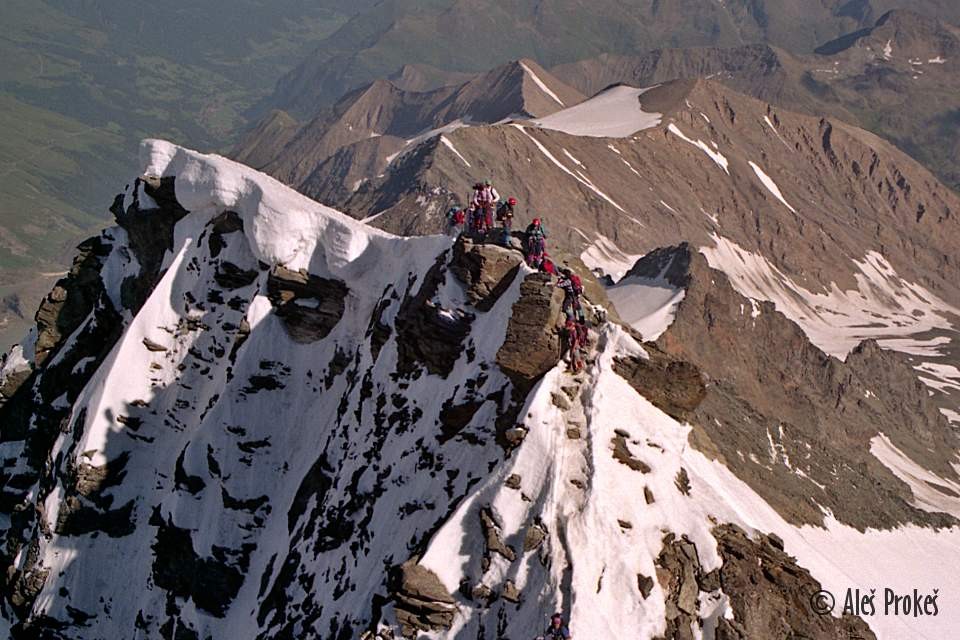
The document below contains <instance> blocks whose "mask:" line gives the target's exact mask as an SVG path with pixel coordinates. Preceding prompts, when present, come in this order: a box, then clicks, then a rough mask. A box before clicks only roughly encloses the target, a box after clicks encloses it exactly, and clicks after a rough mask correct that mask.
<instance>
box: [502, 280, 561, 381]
mask: <svg viewBox="0 0 960 640" xmlns="http://www.w3.org/2000/svg"><path fill="white" fill-rule="evenodd" d="M562 302H563V293H562V292H561V291H560V290H559V289H558V288H556V287H554V286H553V283H552V281H551V279H550V276H549V275H547V274H543V273H533V274H530V275H528V276H527V277H526V278H524V280H523V284H521V285H520V298H519V299H518V300H517V302H516V303H515V304H514V305H513V313H512V315H511V316H510V322H509V324H508V325H507V333H506V337H505V339H504V341H503V345H502V346H501V347H500V350H499V351H498V352H497V364H498V365H499V366H500V368H501V369H502V370H503V372H504V373H506V374H507V376H508V377H509V378H510V379H511V380H512V381H513V383H514V384H515V385H517V386H518V387H520V388H522V389H527V388H529V387H530V386H531V385H533V383H534V382H536V381H537V380H539V379H540V378H541V377H542V376H543V374H545V373H546V372H547V371H549V370H550V369H552V368H553V367H554V366H555V365H556V364H557V362H559V360H560V335H559V332H558V327H559V326H560V312H561V311H560V309H561V304H562Z"/></svg>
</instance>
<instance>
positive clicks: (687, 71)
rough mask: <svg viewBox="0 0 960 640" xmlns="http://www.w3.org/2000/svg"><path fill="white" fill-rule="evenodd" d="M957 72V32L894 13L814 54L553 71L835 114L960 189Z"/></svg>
mask: <svg viewBox="0 0 960 640" xmlns="http://www.w3.org/2000/svg"><path fill="white" fill-rule="evenodd" d="M888 47H889V49H888ZM957 65H960V30H958V28H957V27H956V26H954V25H952V24H950V23H948V22H943V21H938V20H936V19H933V18H931V17H925V16H922V15H920V14H917V13H914V12H912V11H910V10H895V11H891V12H889V13H886V14H884V15H882V16H880V17H879V19H878V20H877V22H876V23H875V24H874V25H872V26H870V27H867V28H864V29H861V30H858V31H855V32H853V33H850V34H848V35H846V36H844V37H841V38H839V39H837V40H834V41H831V42H828V43H826V44H823V45H822V46H820V47H819V48H817V50H816V52H815V53H795V52H794V53H791V52H789V51H786V50H783V49H781V48H778V47H776V46H774V45H771V44H752V45H744V46H740V47H733V48H686V49H658V50H655V51H651V52H648V53H644V54H641V55H614V54H604V55H601V56H598V57H596V58H592V59H589V60H583V61H580V62H576V63H569V64H564V65H559V66H556V67H553V68H552V69H551V71H552V73H553V74H554V75H556V76H557V77H558V78H561V79H562V80H563V81H565V82H568V83H570V84H571V85H573V86H575V87H577V88H578V89H580V90H581V91H583V92H584V93H586V94H587V95H593V94H594V93H596V92H597V91H600V90H601V89H603V88H604V87H606V86H608V85H610V84H612V83H615V82H624V83H627V84H631V85H636V86H642V87H647V86H653V85H655V84H658V83H661V82H668V81H670V80H673V79H675V78H693V77H710V78H713V79H715V80H716V81H718V82H722V83H724V84H726V85H728V86H730V87H732V88H734V89H736V90H737V91H739V92H742V93H746V94H748V95H751V96H754V97H756V98H758V99H760V100H763V101H765V102H769V103H771V104H774V105H777V106H779V107H783V108H787V109H791V110H794V111H799V112H802V113H807V114H810V115H830V116H832V117H836V118H839V119H841V120H845V121H847V122H851V123H854V124H857V125H859V126H861V127H863V128H865V129H868V130H870V131H872V132H874V133H876V134H878V135H879V136H881V137H883V138H885V139H887V140H889V141H891V142H893V143H894V144H896V145H897V146H899V147H900V148H901V149H903V150H904V151H906V152H907V153H909V154H911V155H912V156H913V157H914V158H916V159H917V160H919V161H920V162H921V163H923V164H924V165H925V166H926V167H927V168H929V169H930V170H931V171H933V172H934V173H935V174H937V175H938V176H939V177H940V179H941V180H942V181H943V182H945V183H946V184H947V185H949V186H951V187H952V188H954V189H955V190H956V189H960V165H958V160H957V158H960V153H958V149H960V147H958V145H960V134H958V133H957V132H958V131H960V127H958V126H957V117H958V115H957V114H958V110H960V85H958V80H957V78H958V77H960V74H958V73H957V68H958V67H957Z"/></svg>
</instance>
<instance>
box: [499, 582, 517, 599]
mask: <svg viewBox="0 0 960 640" xmlns="http://www.w3.org/2000/svg"><path fill="white" fill-rule="evenodd" d="M500 597H501V598H503V599H504V600H506V601H507V602H512V603H514V604H520V590H519V589H517V585H515V584H514V583H513V580H507V582H506V584H505V585H503V591H501V592H500Z"/></svg>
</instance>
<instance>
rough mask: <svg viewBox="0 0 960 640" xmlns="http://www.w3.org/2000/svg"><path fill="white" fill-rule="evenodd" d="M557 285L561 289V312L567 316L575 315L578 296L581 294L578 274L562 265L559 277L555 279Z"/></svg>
mask: <svg viewBox="0 0 960 640" xmlns="http://www.w3.org/2000/svg"><path fill="white" fill-rule="evenodd" d="M557 286H558V287H560V288H561V289H563V313H564V314H566V316H567V317H568V318H572V317H574V316H575V315H576V313H577V312H578V311H581V312H582V310H581V308H580V296H581V295H583V282H582V281H581V280H580V276H578V275H577V274H575V273H574V272H573V271H571V270H570V269H568V268H567V267H564V268H562V269H560V279H559V280H557Z"/></svg>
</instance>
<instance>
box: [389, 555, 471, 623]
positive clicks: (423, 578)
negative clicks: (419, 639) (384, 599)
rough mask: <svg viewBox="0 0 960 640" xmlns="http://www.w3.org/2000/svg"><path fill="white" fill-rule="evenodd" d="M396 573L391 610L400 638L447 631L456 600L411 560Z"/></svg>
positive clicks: (434, 577)
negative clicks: (394, 614)
mask: <svg viewBox="0 0 960 640" xmlns="http://www.w3.org/2000/svg"><path fill="white" fill-rule="evenodd" d="M397 573H398V574H399V575H398V576H396V578H397V583H398V584H397V585H396V586H397V588H396V590H395V592H394V598H395V599H396V604H395V610H396V615H397V622H399V623H400V628H401V630H402V632H403V636H404V637H405V638H412V637H416V635H417V632H418V631H440V630H443V629H449V628H450V626H451V625H452V624H453V616H454V614H455V613H456V606H455V604H456V601H455V600H454V599H453V596H451V595H450V594H449V593H448V592H447V590H446V588H445V587H444V586H443V583H442V582H440V578H438V577H437V575H436V574H435V573H433V572H432V571H430V570H429V569H427V568H426V567H424V566H421V565H419V564H417V563H416V562H415V561H414V560H408V561H407V562H405V563H404V564H403V565H401V566H400V567H399V568H398V571H397Z"/></svg>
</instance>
